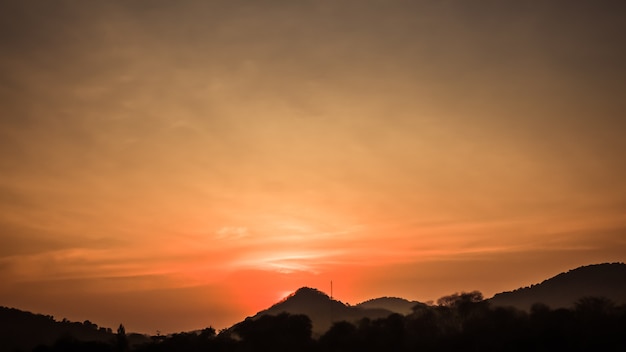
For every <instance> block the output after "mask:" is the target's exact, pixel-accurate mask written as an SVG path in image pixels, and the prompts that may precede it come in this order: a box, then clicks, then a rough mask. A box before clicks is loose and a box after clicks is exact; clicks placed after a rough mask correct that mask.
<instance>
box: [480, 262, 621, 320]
mask: <svg viewBox="0 0 626 352" xmlns="http://www.w3.org/2000/svg"><path fill="white" fill-rule="evenodd" d="M586 296H596V297H605V298H608V299H610V300H612V301H614V302H615V303H616V304H626V264H624V263H604V264H594V265H588V266H583V267H579V268H576V269H573V270H570V271H568V272H566V273H561V274H559V275H557V276H554V277H552V278H550V279H547V280H545V281H543V282H542V283H540V284H537V285H532V286H530V287H525V288H520V289H517V290H514V291H511V292H502V293H498V294H496V295H495V296H493V298H491V299H490V300H489V301H490V302H491V304H492V305H494V306H512V307H516V308H518V309H524V310H529V309H530V307H531V306H532V305H533V304H534V303H538V302H540V303H544V304H547V305H548V306H550V307H551V308H569V307H571V306H572V305H573V304H574V302H576V301H577V300H578V299H580V298H582V297H586Z"/></svg>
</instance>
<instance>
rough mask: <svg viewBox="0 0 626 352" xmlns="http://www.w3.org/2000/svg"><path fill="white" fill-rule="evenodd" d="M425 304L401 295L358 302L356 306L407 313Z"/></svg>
mask: <svg viewBox="0 0 626 352" xmlns="http://www.w3.org/2000/svg"><path fill="white" fill-rule="evenodd" d="M423 304H424V303H421V302H418V301H409V300H407V299H404V298H399V297H380V298H374V299H370V300H367V301H365V302H361V303H359V304H357V305H356V307H359V308H365V309H386V310H388V311H391V312H394V313H399V314H402V315H407V314H410V313H411V312H412V311H413V307H415V306H416V305H423Z"/></svg>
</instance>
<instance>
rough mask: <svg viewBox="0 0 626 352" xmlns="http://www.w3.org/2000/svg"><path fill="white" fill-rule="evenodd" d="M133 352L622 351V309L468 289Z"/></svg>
mask: <svg viewBox="0 0 626 352" xmlns="http://www.w3.org/2000/svg"><path fill="white" fill-rule="evenodd" d="M124 341H125V340H124V339H123V337H122V336H121V335H120V332H119V331H118V338H117V343H115V344H114V343H111V344H108V345H104V344H99V345H98V346H95V345H91V346H87V345H86V343H77V344H76V346H71V344H68V342H67V341H65V342H63V343H64V344H59V345H58V346H56V347H55V346H51V347H48V348H40V349H38V351H41V352H43V351H48V352H52V351H83V350H84V351H87V350H89V351H96V350H97V351H103V352H105V351H128V350H129V348H128V345H125V344H124ZM81 344H83V345H81ZM72 347H75V348H74V349H71V348H72ZM133 350H134V351H138V352H153V351H154V352H160V351H163V352H164V351H180V352H186V351H189V352H196V351H198V352H199V351H232V352H247V351H310V352H313V351H346V352H349V351H554V350H567V351H626V306H625V305H621V306H617V305H615V304H614V303H613V302H611V301H610V300H608V299H605V298H598V297H587V298H583V299H580V300H579V301H577V302H576V304H575V306H574V307H572V308H571V309H550V308H549V307H548V306H546V305H543V304H535V305H534V306H533V307H532V309H531V311H530V312H525V311H520V310H517V309H514V308H502V307H491V306H490V305H489V303H488V302H487V301H484V300H483V299H482V295H481V294H480V293H478V292H471V293H462V294H455V295H451V296H447V297H443V298H442V299H440V300H439V301H438V305H436V306H428V305H423V304H420V305H417V306H415V307H414V309H413V311H412V313H411V314H408V315H406V316H404V315H400V314H391V315H389V316H388V317H387V318H382V319H374V320H371V319H367V318H365V319H362V320H360V321H358V322H355V323H350V322H345V321H342V322H335V323H334V324H333V325H332V327H331V328H330V329H329V330H328V331H327V332H326V333H324V334H323V335H322V336H320V337H319V338H313V336H312V324H311V320H310V319H309V318H308V317H307V316H305V315H291V314H288V313H283V314H279V315H277V316H269V315H267V316H262V317H260V318H258V319H246V320H245V321H243V322H241V323H238V324H236V325H235V326H233V327H231V328H229V329H226V330H223V331H221V332H219V333H216V331H215V330H214V329H212V328H207V329H205V330H203V331H201V332H197V333H196V332H194V333H180V334H174V335H169V336H155V337H153V338H152V341H151V342H149V343H146V344H143V345H140V346H137V347H135V348H134V349H133Z"/></svg>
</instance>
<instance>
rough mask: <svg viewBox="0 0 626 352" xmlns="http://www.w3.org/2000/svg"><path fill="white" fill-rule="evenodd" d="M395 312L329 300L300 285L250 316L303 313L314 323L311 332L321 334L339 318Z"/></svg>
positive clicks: (315, 290)
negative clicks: (294, 290) (276, 301)
mask: <svg viewBox="0 0 626 352" xmlns="http://www.w3.org/2000/svg"><path fill="white" fill-rule="evenodd" d="M393 312H394V311H392V310H388V309H384V308H381V307H375V306H373V305H372V306H370V307H367V306H365V307H360V306H349V305H346V304H344V303H343V302H340V301H337V300H335V299H331V298H330V297H329V296H328V295H327V294H325V293H323V292H321V291H319V290H317V289H314V288H309V287H302V288H300V289H298V290H297V291H296V292H294V293H292V294H291V295H289V296H287V297H285V299H283V300H282V301H280V302H278V303H276V304H274V305H273V306H271V307H270V308H268V309H266V310H263V311H260V312H258V313H257V314H256V315H254V316H253V317H252V319H257V318H259V317H261V316H263V315H279V314H281V313H289V314H304V315H307V316H308V317H309V318H310V319H311V322H312V323H313V333H314V334H322V333H324V332H325V331H327V330H328V328H330V326H331V325H332V323H334V322H338V321H343V320H345V321H349V322H354V321H357V320H359V319H362V318H370V319H376V318H384V317H387V316H389V315H390V314H392V313H393Z"/></svg>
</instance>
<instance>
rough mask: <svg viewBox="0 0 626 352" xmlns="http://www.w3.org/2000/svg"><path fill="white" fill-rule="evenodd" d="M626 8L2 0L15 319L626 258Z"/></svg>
mask: <svg viewBox="0 0 626 352" xmlns="http://www.w3.org/2000/svg"><path fill="white" fill-rule="evenodd" d="M624 18H626V2H624V1H621V0H616V1H575V0H571V1H565V0H563V1H495V0H494V1H463V0H459V1H382V0H381V1H365V0H363V1H356V0H355V1H342V0H338V1H326V0H318V1H313V0H310V1H286V0H285V1H199V0H198V1H166V0H150V1H148V0H144V1H142V0H137V1H78V0H77V1H19V0H15V1H7V0H0V281H1V282H2V284H1V285H0V305H3V306H10V307H16V308H20V309H24V310H29V311H33V312H37V313H43V314H52V315H54V316H55V318H57V319H59V320H60V319H62V318H64V317H66V318H68V319H70V320H78V321H83V320H86V319H89V320H91V321H92V322H94V323H97V324H99V325H103V326H108V327H113V328H115V327H117V325H118V324H119V323H124V325H125V326H126V329H127V330H129V331H138V332H145V333H151V334H155V333H156V331H157V330H160V331H161V332H175V331H183V330H192V329H200V328H203V327H206V326H209V325H212V326H214V327H216V328H224V327H227V326H229V325H230V324H233V323H235V322H237V321H240V320H242V319H243V318H245V317H246V316H248V315H253V314H254V313H256V312H257V311H259V310H262V309H264V308H267V307H268V306H270V305H271V304H273V303H275V302H276V301H278V300H280V299H281V298H282V297H284V296H285V295H286V294H288V293H289V292H292V291H294V290H296V289H297V288H299V287H301V286H310V287H315V288H318V289H320V290H322V291H325V292H328V293H330V280H333V284H334V295H335V297H336V298H337V299H339V300H341V301H343V302H348V303H351V304H356V303H358V302H360V301H363V300H366V299H369V298H374V297H378V296H401V297H405V298H408V299H415V300H420V301H428V300H436V299H437V298H439V297H441V296H443V295H446V294H450V293H453V292H456V291H462V290H465V291H467V290H480V291H482V292H483V293H484V294H485V296H487V297H490V296H491V295H493V294H495V293H497V292H500V291H505V290H512V289H515V288H517V287H519V286H525V285H529V284H532V283H536V282H539V281H541V280H543V279H546V278H548V277H550V276H553V275H555V274H558V273H560V272H562V271H566V270H568V269H572V268H575V267H577V266H581V265H586V264H592V263H600V262H615V261H626V40H624V34H625V33H626V21H624Z"/></svg>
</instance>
